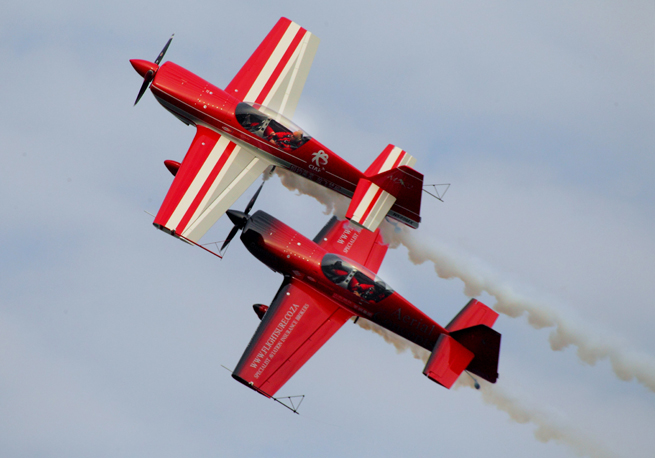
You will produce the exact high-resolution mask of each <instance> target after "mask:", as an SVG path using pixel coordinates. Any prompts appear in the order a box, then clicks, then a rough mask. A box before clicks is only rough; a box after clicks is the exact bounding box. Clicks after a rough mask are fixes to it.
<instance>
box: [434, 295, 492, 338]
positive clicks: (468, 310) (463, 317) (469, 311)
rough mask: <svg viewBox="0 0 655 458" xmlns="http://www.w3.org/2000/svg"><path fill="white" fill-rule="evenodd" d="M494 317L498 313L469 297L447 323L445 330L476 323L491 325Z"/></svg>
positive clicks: (450, 330)
mask: <svg viewBox="0 0 655 458" xmlns="http://www.w3.org/2000/svg"><path fill="white" fill-rule="evenodd" d="M496 318H498V313H496V312H494V311H493V310H491V309H490V308H489V307H487V306H486V305H484V304H483V303H482V302H480V301H478V300H476V299H471V300H470V301H469V302H468V304H466V305H465V306H464V308H463V309H462V310H461V311H460V312H459V313H458V314H457V316H456V317H455V318H453V319H452V320H451V321H450V323H448V326H446V330H447V331H448V332H454V331H459V330H460V329H464V328H470V327H471V326H476V325H478V324H484V325H485V326H489V327H492V326H493V325H494V323H495V322H496Z"/></svg>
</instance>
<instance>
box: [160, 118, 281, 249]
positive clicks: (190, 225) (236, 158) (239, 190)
mask: <svg viewBox="0 0 655 458" xmlns="http://www.w3.org/2000/svg"><path fill="white" fill-rule="evenodd" d="M268 165H269V162H267V161H265V160H264V159H262V158H260V157H257V156H255V155H254V154H253V153H251V152H250V151H248V150H247V149H246V148H243V147H241V146H238V145H237V144H235V143H234V142H232V141H230V140H229V139H228V138H227V137H224V136H221V135H220V134H218V133H216V132H214V131H213V130H211V129H208V128H206V127H203V126H198V130H197V132H196V136H195V138H194V139H193V142H192V143H191V146H190V147H189V151H188V152H187V154H186V156H185V157H184V160H183V161H182V164H181V165H180V168H179V170H178V171H177V174H176V175H175V179H174V180H173V184H172V185H171V187H170V189H169V190H168V194H166V198H165V199H164V202H163V203H162V205H161V207H160V209H159V212H158V213H157V216H156V217H155V221H154V223H153V224H154V225H155V227H157V228H159V229H161V230H163V231H165V232H168V233H171V234H173V235H178V236H182V237H184V238H186V239H189V240H191V241H193V242H196V243H197V242H198V241H199V240H200V238H201V237H202V236H203V235H205V232H207V230H209V228H210V227H211V226H212V225H213V224H214V223H215V222H216V221H217V220H218V218H220V217H221V216H222V215H223V214H224V213H225V211H226V210H227V209H228V208H230V206H231V205H232V204H233V203H234V202H235V201H236V200H237V199H238V198H239V196H240V195H241V194H243V193H244V192H245V190H246V189H248V187H249V186H250V185H251V184H252V183H253V181H255V180H256V179H257V177H258V176H259V175H261V173H262V172H263V171H264V170H265V169H266V167H267V166H268Z"/></svg>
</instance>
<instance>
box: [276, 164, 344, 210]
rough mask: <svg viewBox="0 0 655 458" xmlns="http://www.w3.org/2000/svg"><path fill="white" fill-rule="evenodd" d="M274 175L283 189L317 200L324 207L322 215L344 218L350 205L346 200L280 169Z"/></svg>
mask: <svg viewBox="0 0 655 458" xmlns="http://www.w3.org/2000/svg"><path fill="white" fill-rule="evenodd" d="M275 173H277V175H278V176H279V177H280V180H281V181H282V185H283V186H284V187H285V188H287V189H289V190H291V191H297V192H298V195H301V194H305V195H308V196H311V197H313V198H314V199H316V200H318V201H319V202H320V203H321V204H322V205H325V212H324V213H325V214H326V215H329V214H334V215H335V216H336V217H337V218H340V219H343V218H345V217H346V211H347V210H348V204H349V203H350V200H349V199H348V198H346V197H344V196H342V195H341V194H337V193H336V192H334V191H330V190H329V189H328V188H326V187H325V186H321V185H320V184H316V183H314V182H313V181H310V180H308V179H306V178H303V177H301V176H300V175H298V174H297V173H293V172H289V171H288V170H286V169H283V168H281V167H278V168H276V169H275Z"/></svg>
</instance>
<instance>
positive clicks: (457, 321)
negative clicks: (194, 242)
mask: <svg viewBox="0 0 655 458" xmlns="http://www.w3.org/2000/svg"><path fill="white" fill-rule="evenodd" d="M260 189H261V187H260ZM258 194H259V191H257V193H256V194H255V196H254V197H253V198H252V199H251V201H250V203H249V204H248V206H247V208H246V209H245V212H240V211H235V210H228V211H227V214H228V217H229V218H230V220H231V221H232V222H233V223H234V228H233V229H232V231H231V232H230V234H229V236H228V239H227V240H226V244H228V243H229V242H230V240H231V239H232V238H233V237H234V235H235V234H236V233H237V231H238V230H239V229H241V231H242V233H241V241H242V242H243V244H244V245H245V246H246V248H247V249H248V250H249V251H250V252H251V253H252V254H253V255H254V256H255V257H256V258H257V259H259V260H260V261H261V262H263V263H264V264H266V265H267V266H268V267H270V268H271V269H272V270H274V271H276V272H279V273H281V274H282V275H283V276H284V280H283V282H282V286H281V287H280V289H279V290H278V292H277V294H276V295H275V297H274V298H273V301H272V302H271V305H270V306H266V305H261V304H255V305H254V306H253V307H254V309H255V312H256V313H257V315H258V316H259V317H260V319H261V320H262V321H261V323H260V325H259V327H258V328H257V330H256V331H255V334H254V335H253V337H252V339H251V341H250V343H249V344H248V347H247V348H246V350H245V352H244V353H243V356H242V357H241V360H240V361H239V363H238V364H237V366H236V369H235V370H234V372H233V373H232V377H234V378H235V379H236V380H238V381H239V382H241V383H243V384H244V385H246V386H248V387H250V388H252V389H253V390H255V391H257V392H259V393H261V394H263V395H264V396H266V397H268V398H271V397H273V396H274V395H275V393H276V392H277V391H278V390H279V389H280V388H281V387H282V386H283V385H284V384H285V383H286V382H287V380H289V379H290V378H291V377H292V376H293V374H295V373H296V371H298V369H300V367H301V366H302V365H303V364H305V362H306V361H307V360H308V359H309V358H310V357H311V356H312V355H313V354H314V353H315V352H316V351H317V350H318V349H319V348H320V347H321V346H322V345H323V344H324V343H325V342H327V340H328V339H329V338H330V337H332V335H333V334H334V333H335V332H337V330H338V329H339V328H340V327H341V326H342V325H343V324H344V323H345V322H346V321H347V320H348V319H350V318H352V317H358V318H357V319H359V317H363V318H366V319H367V320H370V321H372V322H374V323H377V324H378V325H380V326H382V327H384V328H385V329H388V330H389V331H391V332H393V333H395V334H397V335H399V336H401V337H403V338H405V339H407V340H409V341H411V342H413V343H415V344H417V345H419V346H421V347H423V348H425V349H426V350H428V351H429V352H431V356H430V359H429V360H428V362H427V364H426V366H425V369H424V370H423V374H425V375H426V376H427V377H429V378H430V379H432V380H434V381H435V382H437V383H439V384H440V385H443V386H445V387H446V388H450V387H451V386H452V385H453V383H455V381H456V380H457V378H458V377H459V376H460V374H461V373H462V372H463V371H465V370H467V371H469V372H471V373H473V374H476V375H478V376H480V377H482V378H483V379H485V380H488V381H489V382H492V383H495V382H496V379H497V378H498V356H499V353H500V334H499V333H498V332H496V331H494V330H493V329H491V326H493V324H494V322H495V321H496V318H497V317H498V314H497V313H496V312H494V311H493V310H491V309H490V308H489V307H487V306H486V305H484V304H483V303H481V302H479V301H477V300H475V299H472V300H471V301H470V302H469V303H468V304H467V305H466V306H465V307H464V308H463V309H462V310H461V311H460V312H459V314H458V315H457V316H456V317H455V318H454V319H453V320H452V321H451V322H450V323H449V324H448V325H447V326H446V327H445V328H443V327H441V326H439V325H438V324H437V323H436V322H435V321H433V320H432V319H431V318H430V317H428V316H427V315H426V314H424V313H423V312H421V311H420V310H419V309H418V308H416V307H415V306H413V305H412V304H411V303H409V302H408V301H407V300H406V299H404V298H403V297H402V296H401V295H400V294H398V293H396V292H395V291H394V290H393V289H391V287H389V285H387V284H386V283H385V282H383V281H382V280H381V279H380V278H379V277H378V276H377V275H376V274H377V272H378V269H379V268H380V265H381V264H382V260H383V258H384V256H385V254H386V252H387V248H388V245H386V244H385V243H384V242H383V240H382V236H381V234H380V230H379V229H376V230H375V231H374V232H370V231H367V230H361V229H360V228H356V227H354V226H353V225H351V224H350V223H349V222H348V221H347V220H337V219H336V217H333V218H332V219H331V220H330V221H329V222H328V223H327V225H326V226H325V227H324V228H323V229H322V230H321V231H320V232H319V233H318V235H317V236H316V237H314V240H310V239H308V238H306V237H304V236H302V235H301V234H299V233H298V232H296V231H295V230H293V229H292V228H290V227H289V226H287V225H285V224H284V223H282V222H280V221H278V220H277V219H275V218H273V217H272V216H270V215H268V214H267V213H264V212H263V211H257V212H255V213H254V214H253V215H252V216H249V215H248V213H249V211H250V209H251V208H252V206H253V203H254V200H255V199H256V198H257V195H258ZM476 386H477V381H476ZM273 399H275V398H273ZM287 407H288V406H287ZM292 410H293V409H292Z"/></svg>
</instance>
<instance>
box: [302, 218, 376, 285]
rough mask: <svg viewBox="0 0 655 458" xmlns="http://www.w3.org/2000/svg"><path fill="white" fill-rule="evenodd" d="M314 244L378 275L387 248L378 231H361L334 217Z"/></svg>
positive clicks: (315, 238) (315, 239)
mask: <svg viewBox="0 0 655 458" xmlns="http://www.w3.org/2000/svg"><path fill="white" fill-rule="evenodd" d="M314 242H315V243H317V244H318V245H319V246H321V247H323V248H324V249H325V250H326V251H328V252H329V253H334V254H338V255H343V256H345V257H347V258H349V259H352V260H353V261H355V262H357V263H359V264H361V265H363V266H364V267H366V268H368V269H370V270H371V271H372V272H374V273H378V270H379V269H380V265H381V264H382V260H383V259H384V255H385V254H387V249H388V248H389V245H387V244H385V243H384V241H383V240H382V234H380V230H379V229H376V230H375V231H374V232H371V231H369V230H366V229H364V230H362V229H361V228H356V227H355V226H354V225H352V224H350V223H349V222H348V220H338V219H337V218H336V217H332V219H330V221H328V223H327V224H326V225H325V227H323V229H322V230H321V232H319V233H318V235H316V237H314Z"/></svg>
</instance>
